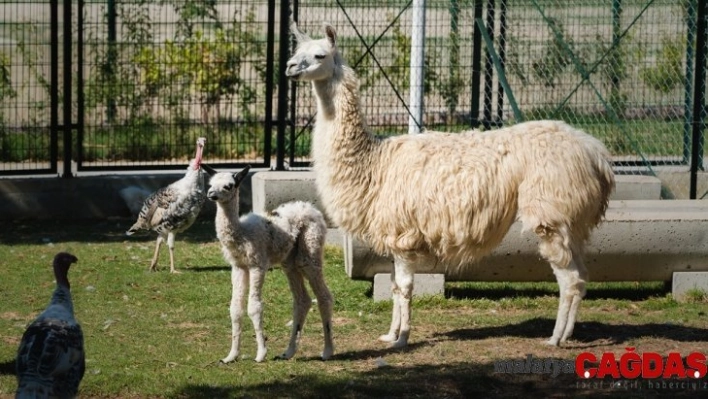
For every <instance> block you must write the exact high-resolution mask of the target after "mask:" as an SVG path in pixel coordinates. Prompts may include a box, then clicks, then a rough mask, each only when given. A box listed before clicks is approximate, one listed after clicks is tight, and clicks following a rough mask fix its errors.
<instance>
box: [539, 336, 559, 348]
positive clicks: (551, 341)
mask: <svg viewBox="0 0 708 399" xmlns="http://www.w3.org/2000/svg"><path fill="white" fill-rule="evenodd" d="M543 343H544V344H546V345H548V346H556V347H557V346H560V345H559V344H558V340H557V339H553V338H551V339H549V340H548V341H543Z"/></svg>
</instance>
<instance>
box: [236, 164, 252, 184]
mask: <svg viewBox="0 0 708 399" xmlns="http://www.w3.org/2000/svg"><path fill="white" fill-rule="evenodd" d="M249 170H251V165H246V167H245V168H243V170H242V171H240V172H238V173H236V174H234V182H235V183H236V185H237V186H238V185H239V184H241V181H243V179H245V178H246V176H248V171H249Z"/></svg>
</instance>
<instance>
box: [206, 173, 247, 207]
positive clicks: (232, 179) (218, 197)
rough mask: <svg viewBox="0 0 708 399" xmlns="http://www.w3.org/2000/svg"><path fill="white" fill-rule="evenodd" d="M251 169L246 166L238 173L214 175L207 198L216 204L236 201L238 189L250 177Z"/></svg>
mask: <svg viewBox="0 0 708 399" xmlns="http://www.w3.org/2000/svg"><path fill="white" fill-rule="evenodd" d="M250 169H251V167H250V166H246V167H245V168H243V170H242V171H240V172H238V173H233V174H232V173H229V172H220V173H216V174H215V175H213V176H212V177H211V179H210V180H209V185H210V186H211V187H209V191H208V192H207V198H209V199H210V200H212V201H214V202H229V201H231V200H232V199H234V197H236V196H237V195H238V187H239V186H240V185H241V182H242V181H243V179H244V178H246V176H248V171H249V170H250Z"/></svg>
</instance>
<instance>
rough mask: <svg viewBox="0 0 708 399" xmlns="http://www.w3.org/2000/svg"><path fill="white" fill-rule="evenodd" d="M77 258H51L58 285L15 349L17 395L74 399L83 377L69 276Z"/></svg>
mask: <svg viewBox="0 0 708 399" xmlns="http://www.w3.org/2000/svg"><path fill="white" fill-rule="evenodd" d="M77 261H78V260H77V259H76V257H75V256H74V255H71V254H69V253H66V252H60V253H58V254H57V255H56V256H55V257H54V262H53V266H54V276H55V278H56V281H57V287H56V289H55V290H54V294H53V295H52V299H51V302H50V303H49V306H47V308H46V309H45V310H44V311H43V312H42V313H41V314H40V315H39V316H38V317H37V318H36V319H35V320H34V321H33V322H32V324H30V325H29V327H27V330H26V331H25V333H24V335H23V336H22V342H21V343H20V348H19V350H18V351H17V363H16V367H17V383H18V384H17V385H18V387H17V392H16V397H17V398H73V397H75V396H76V394H77V392H78V390H79V384H80V383H81V379H82V378H83V376H84V370H85V361H84V337H83V333H82V331H81V326H80V325H79V323H78V322H77V321H76V319H75V318H74V306H73V303H72V301H71V291H70V285H69V279H68V276H67V275H68V272H69V266H71V264H72V263H74V262H77Z"/></svg>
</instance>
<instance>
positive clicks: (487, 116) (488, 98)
mask: <svg viewBox="0 0 708 399" xmlns="http://www.w3.org/2000/svg"><path fill="white" fill-rule="evenodd" d="M495 7H496V6H495V4H494V0H488V1H487V22H486V23H485V26H486V27H487V35H488V36H489V37H490V38H491V39H492V42H494V9H495ZM492 62H493V61H492V57H491V56H490V55H489V51H487V56H486V57H485V59H484V113H483V115H484V116H483V120H482V123H483V124H484V128H485V129H489V128H490V127H491V126H492V94H493V93H492V83H493V78H494V76H493V73H494V65H492Z"/></svg>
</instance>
